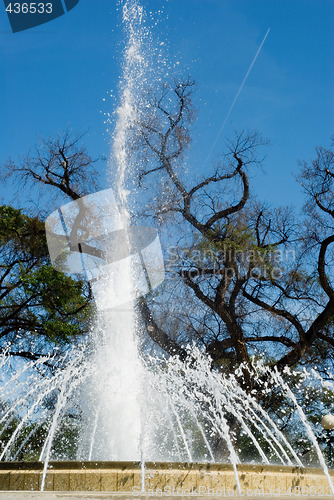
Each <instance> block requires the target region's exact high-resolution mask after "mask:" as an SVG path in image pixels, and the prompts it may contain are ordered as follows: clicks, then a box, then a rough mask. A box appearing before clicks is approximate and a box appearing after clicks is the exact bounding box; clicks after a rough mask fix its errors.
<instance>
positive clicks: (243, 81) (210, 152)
mask: <svg viewBox="0 0 334 500" xmlns="http://www.w3.org/2000/svg"><path fill="white" fill-rule="evenodd" d="M269 31H270V28H269V29H268V31H267V33H266V34H265V36H264V38H263V40H262V42H261V45H260V47H259V48H258V50H257V52H256V54H255V56H254V59H253V61H252V63H251V65H250V66H249V68H248V71H247V73H246V75H245V78H244V79H243V80H242V84H241V85H240V87H239V90H238V92H237V94H236V96H235V98H234V100H233V102H232V104H231V106H230V109H229V110H228V112H227V115H226V118H225V120H224V121H223V124H222V126H221V127H220V130H219V132H218V135H217V137H216V140H215V142H214V143H213V146H212V148H211V149H210V151H209V154H208V156H207V159H206V161H205V163H204V166H205V165H206V164H207V163H208V161H209V158H210V156H211V154H212V151H213V150H214V149H215V147H216V144H217V142H218V139H219V137H220V136H221V133H222V131H223V130H224V127H225V125H226V122H227V120H228V119H229V117H230V114H231V113H232V110H233V108H234V105H235V103H236V102H237V99H238V97H239V95H240V92H241V91H242V89H243V87H244V85H245V83H246V80H247V78H248V75H249V73H250V72H251V71H252V68H253V66H254V64H255V61H256V59H257V58H258V55H259V54H260V52H261V49H262V47H263V44H264V42H265V41H266V38H267V36H268V34H269Z"/></svg>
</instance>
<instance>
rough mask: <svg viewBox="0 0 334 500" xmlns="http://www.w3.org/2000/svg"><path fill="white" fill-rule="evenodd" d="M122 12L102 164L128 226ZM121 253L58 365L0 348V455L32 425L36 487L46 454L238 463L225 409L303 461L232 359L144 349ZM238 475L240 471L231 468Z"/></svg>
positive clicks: (133, 98) (139, 78)
mask: <svg viewBox="0 0 334 500" xmlns="http://www.w3.org/2000/svg"><path fill="white" fill-rule="evenodd" d="M123 20H124V24H125V28H126V32H127V35H128V43H127V45H126V50H125V57H124V66H123V77H122V81H121V99H120V106H119V108H118V110H117V123H116V129H115V133H114V136H113V150H112V155H111V158H112V161H111V163H110V165H111V167H110V168H113V169H114V180H115V182H114V185H115V193H116V199H117V203H118V209H119V213H118V215H117V217H118V220H117V221H116V226H117V227H118V228H123V229H125V238H126V234H127V229H128V228H129V227H130V222H131V221H130V212H129V209H128V197H129V191H128V187H127V181H128V179H129V175H131V172H129V165H130V166H131V158H130V157H129V149H130V148H129V142H128V141H129V136H130V135H131V130H132V129H133V127H135V123H136V116H137V113H138V108H140V91H139V90H140V88H141V86H142V85H143V83H144V80H145V78H146V77H147V67H148V63H147V59H146V58H145V53H144V52H143V38H145V37H147V36H148V32H147V30H146V28H144V27H143V23H142V20H143V10H142V7H141V6H140V5H139V4H138V3H137V2H136V1H132V0H131V1H128V2H125V4H124V11H123ZM145 75H146V76H145ZM115 169H116V175H115ZM127 244H130V242H129V241H127ZM107 260H108V258H107ZM110 260H112V258H111V256H110ZM122 262H123V263H122V266H120V267H119V268H117V266H116V267H115V266H113V267H111V268H109V267H108V266H106V267H105V269H104V270H102V271H101V272H102V274H103V276H102V277H101V279H100V281H99V280H98V281H97V283H96V284H95V297H96V305H97V311H98V312H97V318H96V321H95V326H94V328H93V329H92V333H91V336H90V338H89V339H88V340H87V342H86V343H85V344H83V345H81V346H80V347H79V348H75V349H74V348H73V349H72V351H71V352H69V353H68V354H67V356H66V357H65V359H64V360H63V367H62V368H61V369H59V370H57V371H56V372H55V373H54V374H51V373H50V372H49V371H48V369H47V368H45V366H44V362H45V361H50V360H48V359H47V358H46V359H40V360H39V361H35V362H25V363H19V364H16V371H14V372H13V371H12V370H11V369H10V363H11V358H10V356H9V355H7V354H8V353H4V354H3V355H2V356H1V358H0V373H1V374H2V376H3V380H2V384H1V401H9V402H10V405H9V407H4V409H3V411H2V415H1V419H0V425H1V427H0V429H1V430H0V432H1V436H2V447H1V454H0V460H7V461H13V460H17V459H18V458H20V457H21V456H22V453H23V452H24V451H26V453H29V450H33V447H32V443H34V440H36V438H37V436H39V439H42V444H41V447H40V453H39V459H40V460H42V461H44V464H45V467H44V476H43V484H42V489H43V488H44V481H45V476H46V472H47V467H48V462H49V461H50V460H63V459H68V458H70V459H79V460H108V461H109V460H115V461H117V460H121V461H125V460H129V461H130V460H136V461H138V460H140V461H142V463H144V462H145V461H147V460H149V461H180V462H183V461H187V462H189V461H190V462H192V461H201V462H203V461H205V462H216V461H221V460H224V461H230V462H231V463H232V464H233V467H234V470H235V472H236V471H237V466H238V464H239V463H241V461H242V459H241V457H240V450H238V449H236V447H235V442H234V439H233V432H232V424H231V418H232V420H233V425H235V424H236V423H237V425H238V428H239V430H240V432H241V433H242V434H243V435H244V436H245V439H246V440H247V442H248V444H249V446H251V447H252V450H253V451H252V453H253V455H252V456H253V458H252V461H253V463H264V464H268V463H270V462H271V463H280V464H285V465H293V464H296V465H299V466H302V465H303V464H302V461H301V459H300V457H298V456H297V454H296V452H295V451H294V449H293V447H292V446H291V445H290V443H289V442H288V440H287V439H286V437H285V435H284V434H283V433H282V432H281V431H280V430H279V426H278V424H277V423H275V421H273V420H272V418H271V417H270V416H269V414H268V413H267V412H266V411H265V410H264V409H263V408H262V407H261V405H260V404H259V403H258V402H257V400H256V398H255V397H253V396H252V395H249V394H247V393H246V392H245V391H244V390H243V389H242V387H241V386H240V384H239V383H238V379H240V376H241V374H242V370H241V368H240V370H239V373H236V374H235V375H230V376H225V375H222V373H221V372H219V371H215V370H214V369H212V365H211V361H210V359H208V357H207V356H205V355H204V354H203V353H202V352H201V351H200V350H199V349H198V348H196V347H195V346H189V347H188V350H189V361H188V362H181V361H180V360H179V359H178V358H177V357H174V358H173V357H171V358H169V359H155V358H150V357H148V356H146V358H145V360H143V359H141V357H140V355H139V353H138V346H137V343H138V339H137V335H136V332H137V325H136V322H137V319H136V314H135V309H134V303H135V298H136V294H137V290H136V270H135V269H134V268H133V265H132V262H131V259H130V258H129V259H123V261H122ZM108 273H118V274H117V276H116V281H117V282H118V284H119V285H118V288H117V290H116V291H115V289H114V288H113V287H111V285H110V283H115V274H113V275H111V274H108ZM256 370H257V372H258V377H259V378H261V377H263V376H264V375H266V376H267V378H268V380H270V381H271V383H272V384H273V385H274V386H275V388H276V389H277V390H279V391H281V394H282V398H283V397H284V398H288V399H290V400H291V403H292V404H293V406H294V413H295V417H294V418H296V419H299V421H300V425H302V426H304V428H305V433H306V434H307V436H308V438H309V440H310V442H311V443H312V445H313V446H314V448H315V450H316V453H317V456H318V460H319V464H320V465H321V467H322V468H323V470H324V473H325V474H326V476H327V478H328V481H329V484H330V485H331V487H332V488H333V485H332V482H331V479H330V477H329V474H328V470H327V467H326V464H325V461H324V458H323V456H322V453H321V450H320V448H319V445H318V443H317V441H316V438H315V436H314V433H313V430H312V427H311V425H310V424H309V423H308V422H307V419H306V417H305V415H304V412H303V410H302V408H301V406H300V405H299V404H298V402H297V399H296V397H295V396H294V392H293V390H291V389H290V387H289V386H288V385H287V384H286V382H285V381H284V380H283V378H282V377H281V376H280V375H279V374H278V373H276V372H273V373H271V372H269V371H268V369H267V368H265V367H264V366H262V365H261V364H258V366H257V368H256ZM305 377H309V380H310V383H317V384H319V383H321V378H320V377H319V375H317V374H316V373H315V372H313V373H310V374H306V375H305ZM14 387H15V388H16V393H15V391H14V395H15V397H13V388H14ZM40 436H42V438H40ZM217 442H220V443H221V445H220V446H219V447H217ZM236 480H237V483H238V477H237V474H236ZM333 492H334V490H333Z"/></svg>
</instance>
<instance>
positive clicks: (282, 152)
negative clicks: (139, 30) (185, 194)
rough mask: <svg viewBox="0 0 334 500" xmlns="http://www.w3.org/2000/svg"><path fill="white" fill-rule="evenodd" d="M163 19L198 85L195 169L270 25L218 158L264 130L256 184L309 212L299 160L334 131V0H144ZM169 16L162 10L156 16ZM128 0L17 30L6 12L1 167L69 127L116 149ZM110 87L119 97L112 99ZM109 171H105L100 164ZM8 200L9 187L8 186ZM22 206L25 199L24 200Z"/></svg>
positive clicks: (99, 146)
mask: <svg viewBox="0 0 334 500" xmlns="http://www.w3.org/2000/svg"><path fill="white" fill-rule="evenodd" d="M142 3H143V5H144V7H145V8H146V10H147V11H152V12H153V13H156V14H155V18H156V19H158V21H159V22H158V23H157V25H156V26H155V27H154V29H153V37H156V39H159V43H160V42H161V41H163V42H165V45H164V47H166V53H168V57H169V58H170V60H171V62H172V63H173V64H174V63H175V62H179V67H180V68H184V73H185V74H187V73H191V75H192V77H193V78H194V79H195V80H196V81H197V82H198V89H197V92H196V100H195V104H196V106H197V109H198V118H197V121H196V123H195V125H194V130H193V146H192V152H191V153H190V154H189V157H188V159H187V168H188V170H189V172H190V175H193V176H194V177H195V176H196V175H198V174H203V173H205V171H206V170H208V169H209V168H210V162H208V163H207V164H206V165H205V163H206V159H207V156H208V153H209V151H210V150H211V148H212V144H213V143H214V142H215V140H216V137H217V133H218V131H219V129H220V127H221V125H222V123H223V122H224V119H225V117H226V114H227V112H228V110H229V108H230V106H231V103H232V102H233V99H234V97H235V95H236V93H237V91H238V89H239V87H240V84H241V82H242V80H243V78H244V76H245V74H246V72H247V70H248V68H249V66H250V64H251V62H252V60H253V58H254V56H255V53H256V51H257V50H258V48H259V46H260V43H261V41H262V40H263V37H264V35H265V34H266V32H267V30H268V28H270V33H269V35H268V37H267V39H266V41H265V43H264V46H263V48H262V50H261V52H260V54H259V57H258V59H257V61H256V63H255V65H254V67H253V69H252V71H251V72H250V74H249V77H248V79H247V82H246V84H245V86H244V88H243V90H242V92H241V93H240V96H239V98H238V100H237V102H236V104H235V106H234V108H233V111H232V113H231V115H230V117H229V120H228V121H227V123H226V126H225V129H224V131H223V134H222V136H221V137H220V139H219V140H218V142H217V145H216V147H215V149H214V151H213V153H212V155H211V157H210V160H215V159H216V158H217V156H218V155H219V153H221V152H222V151H223V138H224V136H231V132H232V130H233V129H238V130H240V129H243V128H245V129H257V130H259V131H260V132H261V133H262V134H263V135H264V136H266V137H267V138H268V139H269V140H270V141H271V145H270V146H269V147H268V148H267V149H266V154H267V158H266V160H265V163H264V171H263V172H258V173H257V174H256V175H255V176H254V178H253V186H254V189H253V190H254V191H255V192H256V194H257V195H258V196H259V197H260V198H261V199H264V200H266V201H267V202H269V203H272V204H274V205H278V204H284V205H287V204H294V205H296V206H297V207H300V206H301V204H302V201H303V198H302V194H301V193H300V191H299V187H298V185H297V184H296V182H295V180H294V177H293V174H294V173H297V171H298V160H299V159H306V160H310V159H312V157H313V151H314V147H315V146H317V145H324V146H327V145H329V143H330V137H331V135H332V134H333V124H334V123H333V121H334V119H333V116H334V105H333V104H334V98H333V91H332V88H333V87H334V85H333V83H334V62H333V61H334V57H333V56H334V30H333V25H334V2H333V1H332V0H142ZM159 10H162V12H161V13H160V14H159V13H157V11H159ZM120 17H121V12H120V9H119V4H118V2H116V1H112V0H95V1H94V0H80V2H79V4H78V5H77V6H76V7H75V8H74V9H73V10H72V11H70V12H69V13H68V14H66V15H65V16H62V17H60V18H58V19H56V20H54V21H52V22H50V23H48V24H44V25H43V26H41V27H39V28H34V29H31V30H27V31H23V32H20V33H15V34H13V33H12V32H11V30H10V25H9V22H8V19H7V16H6V13H5V10H4V7H3V5H2V2H1V5H0V39H1V40H0V67H1V72H0V109H1V118H2V126H1V137H0V163H2V162H4V161H5V160H6V159H7V158H8V157H9V156H12V157H13V159H16V158H18V157H19V156H20V155H24V154H25V153H26V152H27V151H28V150H29V149H30V148H32V147H33V146H34V144H35V143H36V142H37V139H38V137H40V136H42V137H44V136H49V135H53V134H55V133H57V132H58V131H61V130H64V129H65V128H67V127H70V128H72V129H73V130H77V131H81V130H86V129H89V135H88V137H87V146H88V149H89V151H90V152H91V153H92V155H93V156H99V155H107V154H108V153H109V149H110V144H109V138H108V134H107V133H106V125H105V124H104V116H103V112H113V111H114V110H115V107H116V105H117V85H118V81H119V77H120V74H121V57H122V47H123V46H122V37H123V33H122V28H121V23H120ZM110 90H112V91H113V94H114V96H115V97H114V98H107V99H106V100H103V99H105V98H106V97H107V96H108V93H109V92H110ZM100 168H101V175H103V169H104V168H105V165H104V164H103V163H101V167H100ZM0 200H2V201H3V202H9V201H11V200H10V190H9V191H8V190H7V189H6V190H5V189H4V188H3V187H1V186H0ZM15 204H16V206H18V205H19V204H20V201H19V200H16V201H15Z"/></svg>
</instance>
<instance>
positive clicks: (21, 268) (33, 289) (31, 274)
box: [0, 205, 92, 345]
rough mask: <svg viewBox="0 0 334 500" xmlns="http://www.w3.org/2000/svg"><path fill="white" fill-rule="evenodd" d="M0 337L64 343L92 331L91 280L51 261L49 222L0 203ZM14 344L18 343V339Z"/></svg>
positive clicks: (4, 339)
mask: <svg viewBox="0 0 334 500" xmlns="http://www.w3.org/2000/svg"><path fill="white" fill-rule="evenodd" d="M0 216H1V227H0V338H2V340H3V345H4V344H5V343H6V342H7V340H10V341H11V342H13V339H14V340H15V338H16V337H17V338H18V337H20V338H22V336H23V337H24V338H25V339H27V338H34V337H36V336H39V337H40V338H44V341H46V343H47V342H49V341H51V342H56V343H64V342H70V341H71V339H73V338H74V337H75V336H78V335H82V334H84V333H85V332H87V331H88V328H89V320H90V317H91V314H92V307H91V305H90V297H89V289H88V288H87V285H86V284H85V283H84V282H82V281H78V280H74V279H72V278H71V277H69V276H65V275H64V274H63V273H59V272H57V271H55V270H54V269H53V268H52V266H51V265H50V261H49V256H48V249H47V245H46V238H45V229H44V223H43V222H42V221H41V220H39V219H38V218H37V217H29V216H28V215H25V214H24V213H23V212H22V210H17V209H14V208H13V207H10V206H6V205H3V206H1V207H0ZM14 343H15V342H14Z"/></svg>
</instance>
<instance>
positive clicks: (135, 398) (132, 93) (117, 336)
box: [84, 0, 146, 460]
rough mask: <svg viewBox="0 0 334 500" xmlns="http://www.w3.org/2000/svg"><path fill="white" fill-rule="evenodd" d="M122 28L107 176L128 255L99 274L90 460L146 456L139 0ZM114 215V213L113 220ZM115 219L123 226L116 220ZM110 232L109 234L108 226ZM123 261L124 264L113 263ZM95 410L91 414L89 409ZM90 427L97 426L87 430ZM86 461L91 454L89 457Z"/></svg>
mask: <svg viewBox="0 0 334 500" xmlns="http://www.w3.org/2000/svg"><path fill="white" fill-rule="evenodd" d="M123 23H124V25H125V33H126V36H127V37H128V40H127V43H126V48H125V51H124V64H123V76H122V79H121V85H120V89H121V97H120V105H119V107H118V109H117V111H116V116H117V121H116V127H115V132H114V136H113V141H112V142H113V144H112V153H111V160H110V163H109V169H110V172H109V174H110V175H111V176H112V177H113V178H114V181H115V182H114V183H115V186H116V190H115V194H116V200H117V205H118V208H119V212H118V214H117V217H116V221H115V222H116V228H115V229H116V230H120V231H121V235H122V237H123V238H124V241H123V242H122V243H120V242H119V240H117V243H116V246H118V245H120V246H121V247H122V246H123V245H124V248H125V249H126V250H127V251H125V252H124V255H118V260H117V259H116V258H115V256H114V253H115V252H117V253H119V248H115V245H114V246H113V245H112V244H110V246H109V245H108V242H107V245H108V246H109V248H105V252H106V261H107V262H112V263H113V264H112V265H111V266H108V265H106V266H104V267H103V268H102V269H101V270H100V274H99V276H98V277H97V280H96V283H95V290H94V295H95V299H96V305H97V309H98V315H97V321H96V326H95V328H94V330H93V333H92V337H93V349H94V351H95V353H94V355H93V359H92V363H93V366H95V370H94V373H93V377H92V378H91V380H90V389H89V391H88V392H89V398H88V399H89V405H88V407H89V413H91V417H92V419H93V420H94V425H93V428H94V432H93V435H92V436H91V437H90V438H89V439H90V444H89V457H90V459H93V460H139V459H140V458H141V434H142V428H141V408H142V406H143V404H144V401H143V398H144V391H143V387H142V381H143V367H142V364H141V361H140V358H139V354H138V346H137V337H136V331H137V325H136V314H135V308H134V301H135V298H136V290H137V286H136V283H137V282H138V279H139V276H138V275H137V270H136V268H135V266H134V260H133V259H132V257H131V254H132V249H131V246H132V238H131V235H130V233H129V231H130V226H131V216H130V211H129V206H128V203H129V200H128V197H129V190H128V188H127V182H128V180H129V179H128V176H129V169H131V157H130V154H129V152H130V150H131V131H132V129H133V127H134V126H135V123H136V118H137V109H138V107H139V105H140V94H139V89H140V88H141V87H142V84H143V78H144V73H145V69H146V60H145V56H144V53H143V50H142V43H143V39H144V37H145V33H144V28H143V8H142V7H141V6H140V5H139V3H138V2H137V1H136V0H129V1H126V2H125V3H124V5H123ZM113 216H115V214H113ZM117 219H118V220H117ZM106 229H107V228H106ZM115 262H118V264H119V265H115ZM92 410H93V411H92ZM88 427H89V428H91V427H92V426H91V425H89V426H88ZM84 455H85V456H87V454H86V451H85V453H84Z"/></svg>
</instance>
